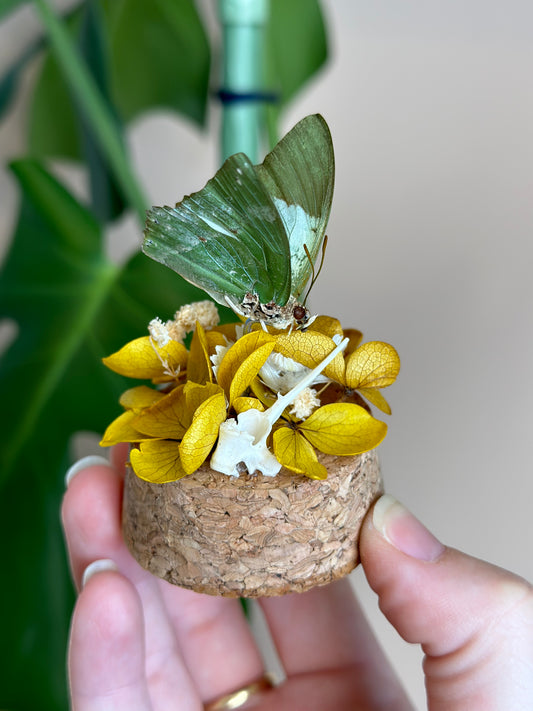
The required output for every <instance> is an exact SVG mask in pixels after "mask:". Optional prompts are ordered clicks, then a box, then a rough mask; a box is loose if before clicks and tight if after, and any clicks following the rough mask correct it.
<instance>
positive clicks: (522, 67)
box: [0, 0, 533, 709]
mask: <svg viewBox="0 0 533 711" xmlns="http://www.w3.org/2000/svg"><path fill="white" fill-rule="evenodd" d="M203 6H204V9H205V10H206V11H207V12H208V13H209V15H210V16H211V17H212V15H213V8H212V6H211V2H210V0H204V2H203ZM323 6H324V11H325V14H326V16H327V20H328V23H329V31H330V36H331V40H332V45H333V49H332V59H331V61H330V63H329V66H328V68H327V70H326V71H324V72H323V73H322V74H321V75H320V78H319V79H318V80H317V81H315V82H314V84H313V85H312V86H311V87H309V89H308V90H307V91H305V92H304V93H303V94H302V96H301V97H300V99H299V100H298V101H297V102H296V103H295V104H294V105H293V106H292V108H291V110H290V113H289V115H288V116H286V121H285V126H284V128H289V127H290V126H291V125H292V124H294V123H295V122H296V121H297V120H298V119H299V118H301V117H303V116H304V115H305V114H307V113H311V112H315V111H318V112H321V113H323V114H324V116H325V117H326V119H327V121H328V122H329V124H330V127H331V130H332V134H333V138H334V143H335V148H336V159H337V181H336V192H335V199H334V205H333V214H332V218H331V221H330V225H329V228H328V234H329V237H330V243H329V247H328V254H327V259H326V264H325V267H324V271H323V273H322V275H321V277H320V280H319V282H318V284H317V286H316V287H315V289H314V293H313V297H312V306H313V307H314V308H315V309H316V310H319V311H321V312H324V313H329V314H334V315H337V316H339V317H340V318H341V320H342V322H343V323H344V324H345V325H346V326H354V327H357V328H360V329H361V330H363V332H364V334H365V337H366V339H367V340H372V339H380V340H386V341H389V342H391V343H393V344H394V345H395V346H396V348H397V349H398V351H399V352H400V355H401V358H402V372H401V374H400V378H399V381H398V382H397V384H395V385H394V386H393V387H392V388H391V389H390V390H389V392H388V393H387V395H388V397H389V400H390V402H391V404H392V407H393V415H392V418H391V419H390V421H389V425H390V429H389V434H388V437H387V439H386V441H385V443H384V444H383V445H382V447H381V460H382V468H383V473H384V477H385V481H386V488H387V490H388V491H389V492H390V493H393V494H394V495H395V496H397V497H398V498H400V499H401V500H402V501H403V502H404V503H406V504H407V505H408V506H409V507H410V508H411V509H412V510H413V511H414V512H415V513H416V514H417V515H418V516H419V517H420V518H421V519H422V520H423V521H424V522H426V523H427V524H428V525H429V526H430V527H431V528H432V529H433V531H434V532H435V533H436V534H437V535H438V536H439V537H440V538H441V539H442V540H443V541H445V542H446V543H448V544H449V545H452V546H455V547H457V548H461V549H464V550H466V551H468V552H470V553H471V554H473V555H475V556H478V557H481V558H485V559H487V560H490V561H492V562H493V563H496V564H497V565H501V566H504V567H506V568H510V569H512V570H514V571H516V572H517V573H519V574H521V575H523V576H525V577H527V578H529V579H533V557H532V553H531V541H532V539H533V535H532V534H533V524H532V516H531V501H532V500H533V476H532V474H533V471H532V463H531V451H532V449H531V440H532V435H531V429H532V425H533V420H532V416H531V407H532V402H533V331H532V325H533V324H532V317H531V316H532V304H533V298H532V297H533V286H532V277H531V272H532V266H533V264H532V262H533V249H532V246H531V245H532V235H533V199H532V196H533V146H532V139H533V129H532V126H533V85H532V82H531V67H532V66H533V29H532V28H533V5H532V4H531V3H530V2H529V1H528V0H507V2H505V3H502V2H496V1H493V0H484V1H482V0H446V2H444V1H443V0H441V1H438V0H427V1H426V2H422V1H419V2H416V1H415V0H403V1H402V2H398V1H397V0H372V2H370V0H357V1H354V0H324V2H323ZM34 27H35V23H34V21H33V18H32V17H31V15H30V14H29V13H26V12H25V13H19V14H18V15H17V17H15V18H13V20H11V21H10V23H9V24H8V25H6V26H5V27H4V28H0V66H5V65H6V64H7V62H8V61H9V58H10V57H11V56H13V52H15V51H16V47H17V45H18V44H19V43H20V41H21V38H23V37H25V36H27V34H28V33H31V32H33V31H34ZM30 82H31V72H30V75H29V76H28V77H27V83H28V85H29V84H30ZM20 106H21V101H19V105H18V107H16V108H15V110H14V111H13V112H11V114H10V117H9V120H8V122H7V123H4V125H2V126H1V127H0V152H1V154H2V158H3V159H4V160H3V163H5V158H6V157H8V156H12V155H16V154H17V153H18V152H19V151H20V150H21V148H22V135H23V127H22V125H21V118H20V116H21V114H20ZM217 128H218V116H217V113H216V112H214V115H213V118H212V121H211V126H210V131H209V133H206V134H205V135H201V134H199V133H198V131H197V130H196V129H195V128H194V127H192V126H190V125H187V124H185V123H183V122H181V121H179V120H177V119H176V118H175V117H174V116H171V115H162V114H159V115H153V116H149V117H145V118H143V120H142V121H139V122H138V123H137V124H136V125H135V126H133V127H132V130H131V134H130V140H131V146H132V150H133V153H134V156H135V164H136V166H137V169H138V171H139V174H140V175H141V176H142V179H143V182H144V185H145V188H146V191H147V193H148V194H149V196H150V198H151V199H152V200H153V202H154V203H159V204H160V203H162V202H167V203H169V202H175V201H176V200H179V199H181V197H182V196H183V194H184V193H188V192H191V191H192V190H195V189H198V188H199V187H201V185H202V184H203V183H204V182H205V180H206V179H207V178H208V177H210V175H211V173H212V172H213V170H214V168H215V167H216V162H217V151H216V131H217ZM58 170H60V171H61V172H62V173H65V171H67V172H68V173H69V175H70V176H71V177H72V176H73V177H74V179H75V183H76V185H77V186H78V188H79V190H80V191H82V192H83V186H84V177H83V175H81V174H79V173H78V172H77V171H72V170H67V168H66V167H65V166H58ZM16 203H17V198H16V194H15V190H14V187H13V185H12V183H11V181H10V178H9V176H8V175H7V173H6V172H5V170H4V169H2V173H1V174H0V206H1V209H0V230H1V234H2V241H3V242H4V243H5V242H7V235H8V234H9V232H10V229H11V225H12V224H13V221H14V219H15V214H16V213H15V211H16ZM139 239H140V235H139V234H138V232H137V230H136V228H135V226H134V224H133V222H132V221H130V220H125V221H124V222H123V223H122V224H121V225H118V226H115V228H114V229H113V230H111V231H110V244H111V245H112V249H113V250H114V252H115V253H120V252H124V251H125V250H127V249H128V248H130V247H131V245H132V244H136V243H138V241H139ZM117 242H119V245H118V246H117ZM125 244H126V245H129V246H130V247H128V246H125ZM113 245H114V246H113ZM352 578H353V582H354V585H355V587H356V589H357V590H358V592H359V594H360V596H361V599H362V601H363V604H364V607H365V610H366V611H367V613H368V615H369V617H370V618H371V620H372V623H373V624H374V626H375V628H376V631H377V634H378V635H379V637H380V639H381V640H382V642H383V645H384V646H385V648H386V649H387V651H388V653H389V655H390V657H391V659H392V660H393V663H394V664H395V666H396V668H397V669H398V671H399V674H400V675H401V677H402V678H403V679H404V680H405V683H406V686H407V687H408V690H409V692H410V694H411V696H412V698H413V700H414V701H415V703H416V704H417V707H418V708H420V709H422V708H425V702H424V698H425V697H424V691H423V682H422V676H421V672H420V669H419V664H420V660H421V655H420V653H419V651H418V650H417V649H416V648H413V647H411V646H409V645H407V644H405V643H404V642H403V641H402V640H400V639H399V637H398V636H397V635H396V633H395V632H394V630H391V628H390V626H389V625H388V623H387V622H386V620H384V619H382V617H381V615H380V613H379V611H378V609H377V605H376V601H375V597H374V595H373V593H372V592H371V591H369V589H368V586H367V585H366V582H365V580H364V575H363V572H362V570H357V571H355V573H354V574H353V575H352Z"/></svg>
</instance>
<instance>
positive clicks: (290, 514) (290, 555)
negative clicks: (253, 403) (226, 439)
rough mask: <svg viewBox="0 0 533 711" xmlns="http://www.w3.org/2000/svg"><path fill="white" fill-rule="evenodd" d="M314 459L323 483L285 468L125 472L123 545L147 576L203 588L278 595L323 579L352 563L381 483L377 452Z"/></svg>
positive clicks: (330, 578) (341, 572)
mask: <svg viewBox="0 0 533 711" xmlns="http://www.w3.org/2000/svg"><path fill="white" fill-rule="evenodd" d="M319 461H321V462H322V464H324V465H325V466H326V468H327V470H328V478H327V479H326V480H325V481H313V480H311V479H308V478H307V477H304V476H295V475H294V474H292V473H290V472H289V471H287V470H286V469H281V471H280V472H279V474H278V475H277V476H275V477H265V476H263V475H261V474H259V475H256V476H249V475H241V476H240V477H238V478H237V477H235V478H233V477H228V476H226V475H224V474H219V473H218V472H215V471H213V470H212V469H210V468H209V467H208V466H204V467H202V468H200V469H199V470H198V471H196V472H195V473H194V474H192V475H190V476H187V477H185V478H184V479H181V480H180V481H178V482H175V483H171V484H150V483H149V482H146V481H143V480H141V479H139V478H138V477H137V476H136V475H135V474H134V473H133V472H132V471H131V470H128V472H127V475H126V481H125V488H124V506H123V520H122V527H123V533H124V538H125V540H126V543H127V545H128V547H129V549H130V551H131V552H132V554H133V555H134V557H135V558H136V559H137V561H138V562H139V563H140V564H141V565H142V566H143V568H146V569H147V570H149V571H150V572H151V573H153V574H154V575H156V576H158V577H160V578H164V579H165V580H168V581H169V582H170V583H173V584H174V585H180V586H181V587H184V588H190V589H192V590H195V591H196V592H201V593H207V594H209V595H224V596H228V597H259V596H261V597H262V596H270V595H284V594H285V593H292V592H303V591H304V590H308V589H309V588H312V587H314V586H316V585H325V584H326V583H330V582H332V581H333V580H337V579H338V578H341V577H343V576H344V575H347V574H348V573H349V572H350V571H351V570H353V568H355V566H356V565H357V563H358V562H359V552H358V538H359V531H360V528H361V524H362V521H363V518H364V515H365V513H366V512H367V510H368V508H369V507H370V505H371V504H372V502H373V501H374V500H375V499H376V498H377V497H378V496H379V494H380V493H382V491H383V489H382V481H381V477H380V471H379V463H378V458H377V455H376V452H375V451H372V452H367V453H365V454H362V455H357V456H353V457H335V456H332V455H325V454H319Z"/></svg>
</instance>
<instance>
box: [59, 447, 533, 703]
mask: <svg viewBox="0 0 533 711" xmlns="http://www.w3.org/2000/svg"><path fill="white" fill-rule="evenodd" d="M125 457H126V452H125V450H124V448H119V447H117V448H116V449H115V450H114V452H113V462H114V467H111V466H109V465H106V464H105V463H104V462H103V461H102V463H100V464H93V465H91V466H83V463H82V466H81V467H78V471H77V473H76V475H75V476H74V477H73V478H72V479H71V481H70V483H69V486H68V490H67V492H66V494H65V499H64V504H63V522H64V528H65V534H66V538H67V543H68V549H69V555H70V562H71V567H72V571H73V577H74V581H75V584H76V586H77V588H78V590H80V595H79V598H78V601H77V604H76V609H75V612H74V616H73V621H72V628H71V640H70V650H69V673H70V685H71V699H72V709H73V711H104V710H105V711H126V710H127V711H148V709H150V710H151V711H200V710H201V709H203V708H204V705H205V708H209V707H210V705H209V702H211V701H212V700H213V699H219V698H220V697H222V696H224V695H225V694H228V693H230V692H233V691H234V690H236V689H240V688H243V687H245V686H246V685H248V684H250V683H251V682H253V681H254V680H257V679H260V678H261V677H262V676H263V675H264V669H263V664H262V661H261V657H260V654H259V651H258V649H257V647H256V644H255V642H254V640H253V637H252V635H251V633H250V630H249V627H248V623H247V622H246V620H245V618H244V615H243V612H242V609H241V606H240V604H239V602H238V601H237V600H232V599H227V598H217V597H210V596H207V595H200V594H198V593H194V592H191V591H189V590H185V589H182V588H179V587H176V586H172V585H170V584H168V583H166V582H165V581H163V580H159V579H157V578H154V577H153V576H152V575H150V574H149V573H148V572H146V571H144V570H143V569H142V568H141V567H140V566H139V565H138V564H137V563H136V561H135V560H134V559H133V558H132V556H131V555H130V553H129V551H128V550H127V549H126V547H125V544H124V542H123V539H122V535H121V531H120V510H121V497H122V477H121V475H120V473H119V472H122V471H123V469H124V460H125ZM360 552H361V559H362V563H363V566H364V569H365V573H366V575H367V578H368V580H369V583H370V585H371V586H372V587H373V588H374V590H375V591H376V592H377V593H378V595H379V598H380V606H381V609H382V610H383V612H384V614H385V615H386V616H387V618H388V619H389V621H390V622H391V623H392V624H393V625H394V627H396V629H397V630H398V632H399V633H400V634H401V635H402V636H403V637H404V638H405V639H407V640H408V641H410V642H415V643H419V644H422V646H423V649H424V652H425V653H426V660H425V662H424V672H425V674H426V685H427V689H428V705H429V708H430V709H431V710H432V711H436V710H438V711H440V710H441V709H443V710H444V709H446V711H456V710H458V709H461V711H462V710H464V709H468V711H481V710H483V711H490V710H496V709H498V710H499V709H502V710H503V709H505V711H508V710H510V709H513V710H515V709H526V708H527V709H529V708H533V674H532V672H531V668H532V665H533V595H532V589H531V586H530V585H528V583H526V582H525V581H523V580H521V579H520V578H518V577H516V576H514V575H512V574H511V573H508V572H507V571H504V570H501V569H499V568H495V567H493V566H491V565H489V564H487V563H484V562H482V561H479V560H476V559H474V558H470V557H468V556H466V555H464V554H462V553H459V552H458V551H454V550H452V549H447V548H445V547H444V546H443V545H442V544H440V543H439V542H438V541H437V540H436V539H435V538H434V537H433V536H432V535H431V534H429V532H428V531H427V530H426V529H425V528H423V527H422V526H421V524H419V523H418V521H416V520H415V519H413V518H412V517H411V516H410V515H409V514H407V512H405V509H403V508H402V507H400V505H398V504H397V503H394V502H393V500H391V499H390V497H383V498H382V499H380V501H379V502H378V504H377V505H376V506H375V507H374V511H373V513H372V514H370V515H369V516H367V518H366V521H365V524H364V527H363V531H362V535H361V542H360ZM101 559H107V560H112V561H114V563H115V565H116V568H117V569H116V570H113V569H109V565H107V568H106V566H105V565H104V566H103V568H104V569H103V570H101V571H100V572H98V573H97V574H93V575H92V576H91V577H90V578H89V579H88V580H87V581H86V582H85V584H84V585H83V587H82V577H83V572H84V570H86V569H87V566H89V565H90V564H92V563H93V562H94V561H97V560H101ZM91 569H92V570H93V571H94V566H91V567H90V568H89V570H91ZM259 602H260V605H261V607H262V610H263V612H264V614H265V617H266V621H267V623H268V625H269V628H270V631H271V634H272V637H273V640H274V643H275V645H276V648H277V650H278V653H279V656H280V659H281V662H282V664H283V667H284V669H285V672H286V675H287V680H286V681H285V682H284V683H283V684H281V685H280V686H278V687H276V688H274V689H271V690H268V691H265V692H264V693H259V694H257V695H254V696H253V697H252V699H251V701H253V702H254V703H253V708H254V709H257V711H269V710H270V711H274V710H275V711H315V710H316V711H344V710H348V709H349V710H350V711H355V710H359V711H367V710H368V711H370V710H373V711H377V710H383V711H385V710H386V711H406V710H407V709H410V708H411V705H410V703H409V701H408V700H407V697H406V696H405V694H404V692H403V690H402V688H401V686H400V684H399V682H398V680H397V679H396V677H395V675H394V673H393V672H392V670H391V668H390V667H389V665H388V663H387V661H386V660H385V657H384V656H383V654H382V652H381V650H380V648H379V646H378V644H377V642H376V640H375V638H374V636H373V634H372V632H371V630H370V628H369V627H368V625H367V623H366V621H365V618H364V616H363V614H362V612H361V610H360V609H359V607H358V604H357V602H356V600H355V598H354V596H353V594H352V591H351V588H350V585H349V583H348V581H347V580H346V579H345V580H341V581H339V582H337V583H334V584H332V585H328V586H325V587H321V588H315V589H313V590H311V591H309V592H307V593H302V594H299V595H298V594H295V595H286V596H283V597H279V598H264V599H262V600H260V601H259ZM251 705H252V704H251V703H250V704H248V705H247V706H246V708H248V707H250V706H251ZM211 708H214V707H213V706H211ZM222 708H226V709H229V708H237V706H224V707H222ZM242 708H243V709H244V708H245V707H244V706H243V707H242Z"/></svg>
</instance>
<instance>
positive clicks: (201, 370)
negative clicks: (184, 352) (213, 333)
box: [187, 321, 213, 384]
mask: <svg viewBox="0 0 533 711" xmlns="http://www.w3.org/2000/svg"><path fill="white" fill-rule="evenodd" d="M187 380H192V381H193V382H194V383H202V384H203V383H210V382H212V381H213V371H212V370H211V361H210V360H209V345H208V343H207V336H206V332H205V331H204V329H203V327H202V325H201V324H200V322H199V321H197V322H196V328H195V329H194V333H193V334H192V339H191V347H190V350H189V358H188V360H187Z"/></svg>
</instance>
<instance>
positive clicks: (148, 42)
mask: <svg viewBox="0 0 533 711" xmlns="http://www.w3.org/2000/svg"><path fill="white" fill-rule="evenodd" d="M105 5H106V7H107V10H108V18H109V31H110V36H111V48H112V83H113V94H114V96H115V100H116V103H117V106H118V108H119V111H120V112H121V114H122V116H123V118H124V119H126V120H129V119H131V118H133V117H134V116H137V115H138V114H139V113H140V112H142V111H146V110H147V109H152V108H156V107H158V108H168V109H172V110H174V111H177V112H179V113H180V114H183V115H184V116H186V117H188V118H190V119H192V120H193V121H195V122H197V123H200V124H202V123H203V121H204V116H205V108H206V101H207V96H208V90H209V69H210V51H209V44H208V41H207V37H206V34H205V31H204V28H203V25H202V22H201V20H200V17H199V15H198V13H197V11H196V7H195V3H194V2H193V0H151V2H146V0H106V2H105Z"/></svg>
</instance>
